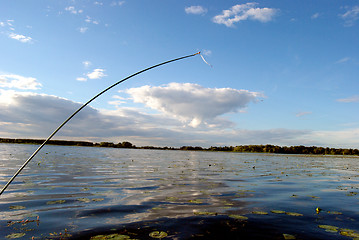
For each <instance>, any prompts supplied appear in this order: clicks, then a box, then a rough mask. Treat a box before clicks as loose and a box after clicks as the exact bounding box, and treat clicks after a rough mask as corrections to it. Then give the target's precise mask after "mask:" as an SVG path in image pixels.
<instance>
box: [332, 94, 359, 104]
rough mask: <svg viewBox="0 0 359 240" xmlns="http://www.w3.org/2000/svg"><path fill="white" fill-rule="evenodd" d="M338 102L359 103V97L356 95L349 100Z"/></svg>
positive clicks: (342, 99) (338, 100) (343, 99)
mask: <svg viewBox="0 0 359 240" xmlns="http://www.w3.org/2000/svg"><path fill="white" fill-rule="evenodd" d="M337 102H343V103H352V102H359V95H355V96H352V97H348V98H341V99H337Z"/></svg>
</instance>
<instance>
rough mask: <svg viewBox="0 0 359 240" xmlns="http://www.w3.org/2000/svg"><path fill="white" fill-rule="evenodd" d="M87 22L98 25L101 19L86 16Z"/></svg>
mask: <svg viewBox="0 0 359 240" xmlns="http://www.w3.org/2000/svg"><path fill="white" fill-rule="evenodd" d="M85 22H87V23H93V24H95V25H98V24H99V21H97V20H92V18H91V17H90V16H86V19H85Z"/></svg>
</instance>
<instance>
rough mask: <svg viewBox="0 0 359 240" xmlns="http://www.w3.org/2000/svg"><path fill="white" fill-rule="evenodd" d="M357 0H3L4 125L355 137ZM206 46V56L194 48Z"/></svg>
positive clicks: (153, 136)
mask: <svg viewBox="0 0 359 240" xmlns="http://www.w3.org/2000/svg"><path fill="white" fill-rule="evenodd" d="M358 43H359V2H358V1H351V0H342V1H338V0H336V1H333V0H316V1H312V0H311V1H309V0H304V1H303V0H291V1H274V0H263V1H256V2H252V1H232V0H227V1H223V0H193V1H192V0H184V1H176V0H152V1H139V0H123V1H118V0H116V1H111V0H109V1H105V0H69V1H67V0H63V1H52V0H38V1H27V0H18V1H12V0H3V1H1V2H0V137H2V138H47V137H48V136H49V135H50V134H51V133H52V132H53V131H54V130H55V129H56V128H57V127H58V126H59V125H60V124H61V123H62V122H63V121H64V120H65V119H66V118H67V117H68V116H70V115H71V114H72V113H73V112H74V111H75V110H77V109H78V108H79V107H81V105H82V104H83V103H85V102H87V101H88V100H89V99H91V98H92V97H93V96H95V95H96V94H97V93H99V92H100V91H102V90H104V89H106V88H107V87H108V86H110V85H112V84H114V83H115V82H117V81H119V80H121V79H123V78H125V77H127V76H129V75H131V74H133V73H135V72H137V71H140V70H142V69H144V68H147V67H150V66H152V65H155V64H158V63H160V62H164V61H167V60H170V59H174V58H178V57H182V56H186V55H190V54H194V53H196V52H199V51H201V55H196V56H194V57H190V58H186V59H183V60H180V61H177V62H173V63H170V64H167V65H164V66H161V67H158V68H155V69H152V70H150V71H148V72H145V73H142V74H141V75H138V76H136V77H134V78H131V79H129V80H127V81H126V82H123V83H121V84H119V85H118V86H116V87H115V88H113V89H111V90H110V91H108V92H106V93H105V94H103V95H102V96H100V97H99V98H97V99H96V100H95V101H94V102H92V103H91V104H90V105H89V106H87V107H86V108H84V109H83V110H82V111H81V112H80V113H79V114H77V115H76V116H75V117H74V118H73V119H72V120H71V121H70V122H69V123H68V124H67V125H65V126H64V127H63V128H62V129H61V130H60V131H59V132H58V133H57V134H56V136H55V138H54V139H64V140H84V141H92V142H101V141H109V142H114V143H118V142H123V141H129V142H131V143H132V144H134V145H136V146H171V147H180V146H201V147H209V146H237V145H247V144H272V145H280V146H295V145H304V146H321V147H335V148H359V111H358V109H359V91H358V90H359V79H358V78H359V77H358V76H359V44H358ZM202 57H203V58H204V59H205V61H204V60H203V59H202Z"/></svg>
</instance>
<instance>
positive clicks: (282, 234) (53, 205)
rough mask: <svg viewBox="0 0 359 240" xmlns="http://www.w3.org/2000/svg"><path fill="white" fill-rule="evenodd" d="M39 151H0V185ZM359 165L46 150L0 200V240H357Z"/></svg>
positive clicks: (325, 159)
mask: <svg viewBox="0 0 359 240" xmlns="http://www.w3.org/2000/svg"><path fill="white" fill-rule="evenodd" d="M36 148H37V146H35V145H19V144H17V145H14V144H0V154H1V155H0V156H1V159H0V183H1V185H4V184H5V183H6V182H7V181H8V179H9V178H10V177H11V176H12V174H14V172H15V171H16V170H17V169H18V168H19V166H21V165H22V164H23V162H24V161H25V160H26V159H27V158H28V157H29V155H31V153H32V152H33V151H34V150H35V149H36ZM358 160H359V158H358V157H342V156H304V155H279V154H246V153H231V152H230V153H227V152H194V151H163V150H136V149H112V148H94V147H68V146H45V147H44V148H43V150H42V151H41V152H40V153H39V154H38V156H36V157H35V158H34V159H33V160H32V162H30V164H29V165H28V166H27V167H26V168H25V169H24V171H23V172H22V173H21V174H20V175H19V176H18V177H17V178H16V179H15V181H14V182H13V183H12V184H11V185H10V187H9V188H8V189H7V190H6V191H5V192H4V193H3V195H2V196H1V197H0V239H9V238H15V237H16V238H17V239H31V238H32V237H34V239H71V238H73V239H90V238H91V237H93V236H96V235H99V234H102V235H108V234H114V233H120V234H122V235H127V236H129V237H130V238H131V239H154V238H153V237H154V236H155V235H153V234H152V235H151V233H153V232H154V231H159V232H161V231H162V232H164V233H166V235H167V237H166V238H164V239H219V238H222V239H240V238H241V239H293V238H295V239H354V238H356V237H359V224H358V219H359V218H358V216H359V205H358V204H359V201H358V195H357V193H358V192H359V190H358V188H359V180H358V176H359V164H358ZM316 209H317V210H316ZM150 235H151V236H152V237H151V236H150Z"/></svg>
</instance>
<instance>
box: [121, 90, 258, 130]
mask: <svg viewBox="0 0 359 240" xmlns="http://www.w3.org/2000/svg"><path fill="white" fill-rule="evenodd" d="M126 92H127V93H128V94H130V95H131V96H132V98H133V100H134V102H137V103H144V104H145V105H146V106H147V107H150V108H152V109H156V110H158V111H160V112H163V113H166V114H168V115H172V116H175V117H178V118H179V119H181V120H182V121H184V122H187V124H188V125H189V126H192V127H197V126H199V125H200V124H201V123H203V122H204V123H206V122H207V121H213V119H215V118H216V117H218V116H220V115H222V114H225V113H229V112H237V111H238V110H240V109H243V108H245V107H247V105H248V104H249V103H250V102H255V101H257V98H258V97H260V96H262V95H261V94H260V93H257V92H249V91H247V90H237V89H231V88H205V87H202V86H200V85H198V84H192V83H170V84H168V85H165V86H161V87H151V86H143V87H139V88H131V89H128V90H127V91H126Z"/></svg>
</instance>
